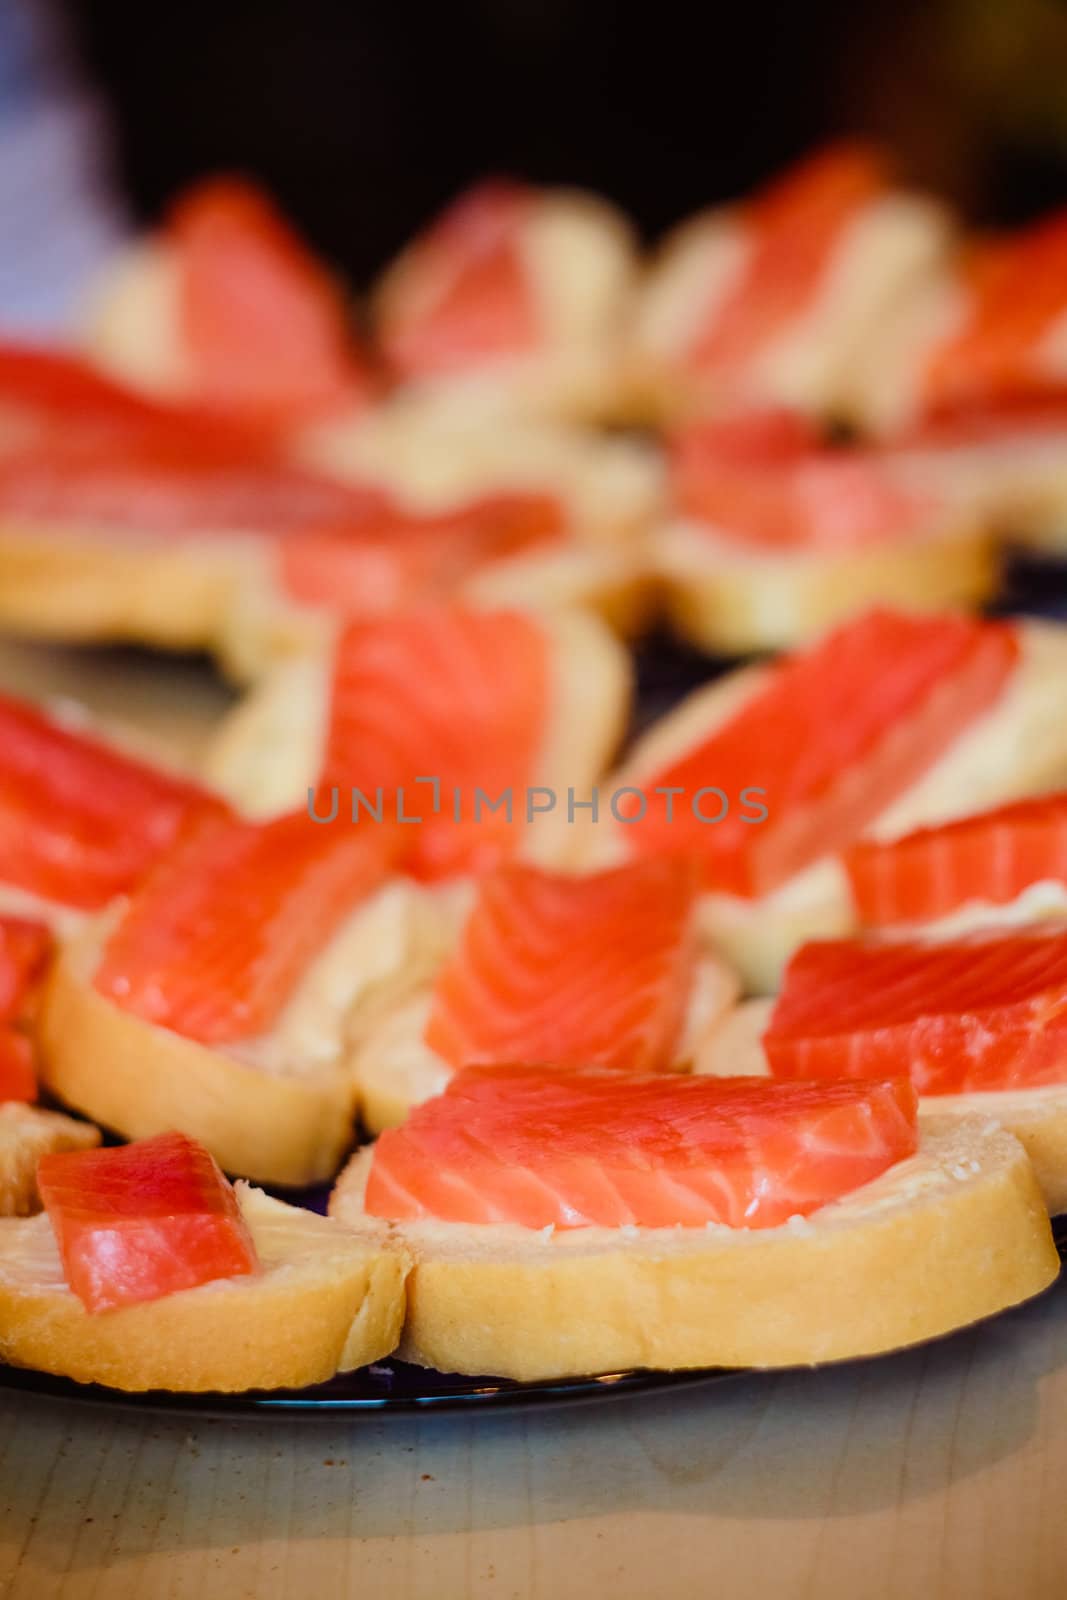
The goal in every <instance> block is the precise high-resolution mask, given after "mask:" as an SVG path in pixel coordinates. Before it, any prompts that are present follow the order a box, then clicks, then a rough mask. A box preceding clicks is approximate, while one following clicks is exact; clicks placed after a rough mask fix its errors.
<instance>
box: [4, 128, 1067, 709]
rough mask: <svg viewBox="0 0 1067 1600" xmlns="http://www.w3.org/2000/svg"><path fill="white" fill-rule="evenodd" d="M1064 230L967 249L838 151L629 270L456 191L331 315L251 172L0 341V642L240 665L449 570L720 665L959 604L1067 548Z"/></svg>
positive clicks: (614, 242) (302, 255)
mask: <svg viewBox="0 0 1067 1600" xmlns="http://www.w3.org/2000/svg"><path fill="white" fill-rule="evenodd" d="M1065 264H1067V222H1065V220H1064V219H1063V217H1060V216H1054V217H1052V218H1049V219H1046V220H1043V221H1041V222H1040V223H1038V224H1035V225H1034V226H1032V227H1030V228H1028V229H1024V230H1022V231H1020V232H1018V233H1015V234H1012V235H1008V236H1005V237H1003V238H999V239H995V240H992V241H982V242H977V243H976V242H975V241H973V240H972V239H970V238H969V237H966V236H963V235H962V234H961V232H960V230H959V229H958V228H957V227H956V226H955V224H954V223H953V221H952V219H951V218H950V216H949V214H948V212H947V211H946V209H945V208H944V207H942V206H940V205H938V204H935V203H933V202H931V201H929V200H927V199H923V198H916V197H915V196H912V195H910V194H908V193H905V192H903V191H902V190H901V188H900V187H899V184H898V183H897V180H896V179H895V177H894V176H893V174H892V171H891V169H890V167H889V165H888V164H887V163H886V162H885V161H884V159H883V158H882V157H881V156H880V155H879V154H878V153H877V152H874V151H872V150H869V149H867V148H866V147H861V146H854V145H844V146H837V147H833V148H831V149H829V150H825V151H822V152H820V153H818V154H816V155H815V156H813V157H810V158H809V159H807V160H806V161H804V162H802V163H800V164H799V165H798V166H797V167H796V168H795V169H793V170H792V171H790V172H788V173H786V174H785V175H784V176H782V177H780V178H778V179H776V180H775V181H774V182H772V183H770V184H769V185H768V186H767V187H766V188H765V189H764V190H763V191H761V192H760V193H759V194H757V195H755V196H753V197H750V198H748V199H746V200H743V201H739V202H737V203H736V204H732V205H729V206H726V207H723V208H719V209H716V210H714V211H712V212H710V213H708V214H706V215H702V216H700V217H698V218H696V219H694V220H692V221H691V222H689V223H687V224H686V225H685V226H684V227H682V228H681V229H680V230H679V231H678V233H677V235H676V236H674V237H673V238H671V239H669V240H667V241H666V242H665V243H664V244H663V246H662V247H661V249H660V251H659V252H658V253H657V254H656V255H653V256H652V257H651V259H650V260H648V261H645V260H644V259H642V257H641V256H640V255H639V253H638V251H637V249H636V247H635V243H634V240H633V238H632V237H631V234H630V231H629V229H628V228H627V226H626V224H625V223H624V222H623V221H622V220H621V219H620V218H619V217H618V216H617V215H616V214H615V213H614V212H613V211H612V210H611V208H610V207H608V206H606V205H605V204H604V203H603V202H601V201H599V200H594V199H592V198H590V197H588V196H582V195H574V194H570V193H560V192H557V191H551V190H548V191H546V190H536V189H532V188H528V187H523V186H521V185H517V184H504V183H490V184H487V185H483V186H482V187H480V188H478V189H476V190H475V191H473V192H472V193H471V194H469V195H467V196H465V197H463V198H461V199H460V200H458V201H457V202H456V203H455V204H454V205H453V206H452V207H451V208H450V209H449V210H448V211H447V212H446V213H445V215H444V216H443V217H442V218H440V219H439V220H437V221H436V222H433V223H431V224H429V225H428V227H427V228H426V230H425V231H424V233H422V234H421V235H419V237H417V238H416V239H415V240H414V241H413V242H412V243H411V244H410V245H409V246H408V248H407V249H406V250H405V251H404V252H403V253H402V255H401V257H400V258H399V260H398V261H397V262H396V263H395V264H394V265H393V266H392V267H390V268H389V270H388V271H387V272H386V273H385V274H384V276H383V279H382V281H381V282H380V284H379V285H378V286H377V287H376V289H375V291H374V293H373V294H372V296H371V297H370V303H369V307H368V315H367V317H366V319H365V327H361V326H360V324H359V321H358V318H357V315H356V308H355V307H353V305H352V304H351V303H350V302H349V300H348V298H347V296H346V293H345V291H344V289H343V287H342V286H341V285H340V284H339V283H338V282H337V281H336V280H334V279H333V278H332V277H331V276H330V275H329V273H328V272H327V271H326V270H325V269H324V268H323V266H322V265H321V264H320V263H318V262H317V261H316V260H315V259H314V258H313V256H312V255H311V254H310V253H309V251H308V250H307V248H306V247H305V246H304V245H303V244H302V243H301V241H300V240H299V239H298V238H297V237H296V236H295V235H294V234H293V232H292V231H291V229H290V228H289V226H288V224H287V223H286V222H285V221H284V220H283V219H282V218H281V217H280V216H279V215H278V214H277V213H276V211H275V210H274V208H273V207H272V206H271V204H270V203H269V202H268V201H267V200H266V199H265V198H264V197H263V196H262V195H260V194H259V193H258V192H257V191H255V190H254V189H253V188H251V187H249V186H248V185H247V184H244V183H241V182H237V181H235V180H215V181H211V182H208V183H206V184H204V185H202V186H201V187H199V188H198V189H196V190H194V191H192V192H191V193H189V194H188V195H186V196H184V197H183V198H182V199H181V200H180V201H179V202H178V203H177V204H176V205H175V206H174V208H173V211H172V213H171V215H170V216H169V217H167V218H166V219H165V220H164V222H163V224H162V225H161V226H160V228H159V229H157V230H156V231H155V232H154V233H153V234H151V235H150V236H149V237H148V238H146V239H145V240H144V241H143V242H141V243H139V244H138V245H137V246H136V247H135V248H134V249H132V250H131V251H130V252H128V254H127V255H126V256H125V257H124V258H123V259H122V260H120V261H118V262H117V263H115V265H114V266H113V268H112V269H111V270H110V272H109V273H108V274H107V278H106V281H105V282H104V283H102V284H98V285H96V286H95V287H93V286H90V287H87V293H86V306H87V310H86V317H85V321H84V325H83V327H82V328H80V329H79V330H77V331H76V334H75V335H72V339H71V342H70V347H69V349H68V350H67V351H66V352H58V351H43V350H39V349H26V348H20V347H17V346H10V345H8V346H6V347H3V348H2V349H0V423H2V425H0V627H3V628H5V629H8V630H12V631H17V632H23V633H30V634H33V635H35V636H40V637H54V638H63V639H67V640H80V641H87V640H99V639H116V638H117V639H133V640H135V641H137V642H140V643H147V644H150V645H159V646H164V647H177V648H184V649H207V650H209V651H212V652H214V653H215V654H216V655H218V656H219V657H220V658H221V660H222V661H223V663H224V665H225V666H226V668H227V669H228V670H229V671H230V672H231V673H233V674H234V675H235V676H237V677H239V678H244V679H247V678H251V677H255V676H257V675H258V674H259V673H260V672H261V671H262V670H263V669H264V667H265V666H268V665H269V664H270V663H271V662H273V661H274V660H276V659H277V658H278V657H279V656H281V655H284V654H286V653H291V652H295V651H300V650H301V649H303V648H304V647H305V645H306V643H307V641H308V640H309V638H310V639H312V640H313V639H314V637H315V636H316V635H317V634H318V633H319V632H321V631H322V630H323V628H324V627H329V626H331V625H332V624H333V623H334V622H336V620H337V619H338V618H342V619H343V618H346V617H357V616H358V617H366V616H370V615H381V614H388V613H392V612H396V611H400V610H403V609H404V608H406V607H408V606H410V605H411V604H413V603H417V602H421V601H424V600H428V599H432V598H434V597H438V598H439V597H440V596H442V595H444V594H448V595H457V594H458V595H462V596H463V597H464V598H465V599H468V600H472V601H474V602H477V603H482V604H491V605H493V604H496V605H499V604H504V605H511V604H520V605H523V606H527V605H531V604H535V605H538V606H540V607H542V608H546V607H547V608H557V607H565V606H578V607H582V608H586V609H590V610H593V611H594V612H596V613H597V614H599V615H602V616H604V617H605V618H607V619H608V620H609V621H610V622H611V623H612V625H613V626H615V627H616V628H617V629H619V630H620V631H622V632H623V633H627V634H630V633H634V632H636V631H638V630H639V629H640V628H642V627H643V626H644V625H645V624H646V623H647V622H648V621H649V619H650V618H651V617H652V616H653V615H655V614H656V613H658V612H661V611H662V612H664V613H665V614H666V615H667V616H668V617H669V618H670V620H671V621H672V623H673V625H674V626H675V628H676V629H677V630H678V631H679V632H681V633H682V634H683V635H684V636H685V637H686V638H687V639H689V640H691V641H693V642H695V643H696V644H697V645H699V646H700V647H703V648H707V649H710V650H712V651H716V652H725V653H728V654H729V653H738V654H740V653H745V652H747V651H749V650H752V649H764V648H782V647H789V646H792V645H795V644H797V643H799V642H802V641H803V640H804V639H806V638H808V637H811V636H813V635H814V634H816V633H818V632H819V631H820V630H822V629H823V628H825V627H827V626H829V625H831V624H832V623H834V622H836V621H839V620H842V619H843V618H844V617H845V616H847V615H848V614H850V613H851V612H852V611H854V610H856V609H862V607H863V606H865V605H868V604H871V603H873V602H874V601H875V600H881V601H885V602H889V603H895V604H900V605H905V606H909V607H924V608H926V609H936V608H938V607H944V606H953V607H965V608H971V607H977V606H979V605H980V604H981V603H983V602H984V601H985V600H986V599H988V598H989V596H990V595H991V593H992V591H993V589H994V587H995V584H996V581H997V568H998V561H999V555H1000V551H1001V549H1002V547H1003V544H1004V541H1005V540H1006V539H1009V538H1013V539H1022V540H1025V541H1029V542H1031V543H1037V544H1038V545H1040V546H1042V547H1047V546H1048V545H1050V544H1051V545H1052V546H1053V547H1056V546H1062V543H1063V540H1064V538H1065V537H1067V516H1065V514H1064V513H1065V505H1064V501H1065V495H1067V474H1065V472H1064V467H1063V460H1064V450H1065V441H1067V288H1065V285H1067V271H1065V270H1064V268H1065Z"/></svg>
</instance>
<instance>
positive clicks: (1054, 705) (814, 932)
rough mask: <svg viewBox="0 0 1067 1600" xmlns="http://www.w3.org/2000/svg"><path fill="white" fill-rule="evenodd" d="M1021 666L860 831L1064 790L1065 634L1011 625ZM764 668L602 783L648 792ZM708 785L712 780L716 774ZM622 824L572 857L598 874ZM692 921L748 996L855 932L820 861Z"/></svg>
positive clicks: (709, 694) (885, 834) (699, 703)
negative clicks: (814, 942)
mask: <svg viewBox="0 0 1067 1600" xmlns="http://www.w3.org/2000/svg"><path fill="white" fill-rule="evenodd" d="M1019 639H1020V644H1021V647H1022V648H1021V652H1020V659H1019V662H1018V665H1017V666H1016V668H1015V670H1014V672H1013V673H1012V676H1011V678H1010V679H1009V681H1008V683H1007V685H1006V687H1005V689H1004V691H1003V693H1002V694H1001V695H1000V696H999V698H998V699H997V701H996V703H995V704H994V705H993V706H992V707H991V708H990V710H989V711H987V712H985V713H984V714H983V715H982V716H980V717H979V718H977V719H976V720H975V721H974V722H973V723H972V724H971V726H970V727H968V728H967V729H966V730H965V731H964V732H963V733H962V734H961V735H960V737H959V738H958V739H956V740H955V741H954V742H953V743H952V744H951V745H950V746H949V748H948V749H947V750H946V751H945V753H944V755H943V756H942V757H941V759H940V760H939V761H937V762H936V763H935V764H934V766H932V767H931V768H929V769H928V771H927V772H926V773H925V774H924V776H923V777H922V778H921V779H920V780H919V781H918V782H917V783H915V784H913V785H912V786H911V788H910V789H909V790H908V791H907V792H906V793H905V794H903V795H901V796H899V798H898V799H897V800H896V801H894V802H893V804H892V805H890V806H888V807H887V808H886V810H885V811H884V812H883V813H882V814H881V815H880V816H879V817H878V818H876V820H875V822H874V823H873V824H872V825H871V827H870V828H869V830H868V832H869V833H871V834H872V835H874V836H875V837H878V838H896V837H898V836H899V835H900V834H903V833H907V832H910V831H911V830H912V829H913V828H916V827H920V826H923V825H925V824H933V823H937V822H945V821H948V820H949V819H950V818H951V817H955V816H961V815H964V814H966V813H967V812H969V811H974V810H978V809H983V808H986V807H989V806H993V805H998V804H1001V803H1003V802H1006V801H1008V800H1014V799H1019V798H1022V797H1023V796H1025V795H1029V794H1040V793H1042V792H1043V791H1045V790H1047V789H1052V788H1054V787H1056V786H1057V785H1061V784H1062V783H1064V782H1065V781H1067V723H1065V722H1064V719H1063V715H1062V689H1061V685H1062V682H1063V674H1064V672H1065V671H1067V628H1063V627H1062V626H1059V625H1057V624H1055V623H1036V622H1026V623H1021V624H1020V625H1019ZM765 672H766V669H765V668H763V667H760V666H755V667H742V668H739V669H738V670H737V671H735V672H731V673H728V674H727V675H726V676H725V677H722V678H719V679H717V680H715V681H714V682H712V683H710V684H708V685H707V686H706V687H704V688H702V689H697V690H695V691H694V693H693V694H691V695H689V696H687V698H686V699H685V700H683V701H682V702H681V704H680V705H678V706H677V707H676V708H675V709H674V710H673V711H671V712H669V713H668V714H667V715H666V716H665V717H663V718H661V719H660V720H659V721H658V722H656V723H654V724H653V725H652V726H651V727H650V728H649V729H648V731H647V732H646V733H645V734H643V735H642V737H641V738H640V739H638V740H637V742H636V744H635V745H634V746H633V749H632V750H631V751H630V753H629V756H628V758H627V760H626V762H625V763H624V765H623V766H622V767H621V768H620V769H619V771H618V772H617V773H615V774H614V776H613V777H612V778H610V779H606V780H605V782H604V784H603V785H602V788H603V790H605V791H610V790H612V789H619V788H622V787H625V786H634V787H637V788H642V787H648V786H650V785H651V784H652V783H653V781H654V780H655V777H656V775H657V774H659V773H661V772H663V771H664V770H665V769H666V768H667V767H669V766H670V765H671V764H673V762H674V761H676V760H677V759H679V758H680V757H681V756H683V755H684V754H685V753H686V752H687V751H689V750H692V749H693V748H694V747H695V746H698V745H699V744H700V743H701V742H702V741H703V740H704V739H706V738H708V737H709V736H710V735H711V734H712V733H713V732H714V731H715V729H716V728H718V727H720V726H721V725H722V724H723V723H725V722H726V721H727V720H728V719H729V718H731V717H732V716H733V715H734V714H735V713H737V712H740V711H741V710H742V708H743V707H744V705H745V703H746V701H747V700H748V699H750V698H751V697H752V696H754V695H755V694H756V693H758V691H759V689H760V686H761V685H762V683H763V682H764V681H765V679H764V674H765ZM709 781H712V782H713V781H714V775H712V776H711V778H710V779H709ZM626 852H627V841H626V829H625V827H624V826H615V827H612V826H610V825H608V826H596V827H594V826H592V825H589V826H587V827H586V828H585V829H584V830H583V833H582V842H581V847H580V851H579V856H578V859H579V860H580V861H581V862H582V863H583V864H589V865H594V864H595V865H597V866H601V865H606V864H609V863H610V862H613V861H618V860H623V859H625V857H626ZM700 915H701V922H702V926H703V928H704V930H705V934H706V937H707V939H708V941H709V943H710V944H711V945H712V947H713V948H715V949H717V950H719V951H720V952H721V953H722V954H723V955H724V956H725V957H726V959H727V960H728V961H729V963H730V965H731V966H733V967H734V968H735V969H736V970H737V971H738V972H739V973H740V975H741V977H742V980H743V982H744V984H745V986H746V987H747V988H748V989H749V990H750V991H751V992H753V993H756V994H765V993H768V992H771V991H773V990H774V989H776V988H777V986H778V983H779V980H780V977H781V972H782V968H783V966H784V965H785V962H786V961H787V960H788V958H789V956H790V955H791V954H792V952H793V951H794V950H795V949H797V948H798V946H799V945H801V944H803V943H805V941H806V940H808V939H815V938H835V937H841V936H843V935H845V934H847V933H849V932H851V931H852V930H853V929H854V927H855V921H856V918H855V912H854V909H853V906H852V899H851V894H850V891H849V886H848V879H847V876H846V874H845V871H844V869H843V867H842V866H841V864H840V861H839V860H837V859H836V858H835V857H830V856H827V857H824V858H822V859H821V860H820V861H817V862H814V863H813V864H812V865H811V866H810V867H808V868H806V869H805V870H804V871H803V872H800V873H798V874H797V875H796V876H795V877H793V878H791V879H790V880H789V881H788V882H786V883H784V884H782V885H781V887H780V888H778V889H776V890H775V891H774V892H773V893H771V894H769V895H765V896H764V897H763V898H762V899H759V900H745V899H742V898H740V897H739V896H736V895H727V894H719V893H710V894H706V895H704V896H703V897H702V900H701V908H700Z"/></svg>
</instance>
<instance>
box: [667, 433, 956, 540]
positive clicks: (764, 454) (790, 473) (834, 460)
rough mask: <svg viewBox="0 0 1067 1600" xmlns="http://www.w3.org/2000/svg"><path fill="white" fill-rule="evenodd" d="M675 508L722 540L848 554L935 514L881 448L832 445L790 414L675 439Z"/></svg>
mask: <svg viewBox="0 0 1067 1600" xmlns="http://www.w3.org/2000/svg"><path fill="white" fill-rule="evenodd" d="M671 485H672V490H673V496H674V500H675V503H676V505H677V508H678V510H679V511H680V512H681V513H682V515H683V516H685V517H688V518H691V519H692V520H693V521H694V522H696V523H697V524H702V525H704V526H706V527H708V528H709V529H710V530H711V531H712V532H714V534H715V535H716V537H719V538H725V539H730V540H734V541H738V542H741V543H749V542H750V543H752V544H755V545H758V546H761V547H764V548H767V549H790V550H793V549H796V550H804V549H811V550H823V549H841V550H844V549H851V548H855V547H858V546H862V545H865V544H870V543H876V542H878V541H880V540H885V539H892V538H894V537H901V538H906V537H907V536H908V535H909V533H913V532H914V531H915V529H916V527H917V526H920V525H921V524H922V522H923V521H924V520H925V519H926V518H928V517H929V515H930V514H931V513H932V512H933V511H934V510H935V509H936V501H935V500H934V498H933V496H931V495H925V494H919V493H917V492H915V491H913V490H911V489H908V488H905V487H904V486H903V484H902V483H901V482H900V481H899V478H898V476H896V475H895V474H894V472H893V470H892V467H891V464H890V462H889V461H888V460H887V458H885V457H884V456H882V455H880V454H879V453H878V452H876V451H872V450H864V449H862V448H857V447H847V448H845V447H836V446H830V445H828V444H826V442H825V441H824V440H823V438H822V436H821V435H820V433H819V430H818V429H817V428H815V427H814V426H812V425H811V424H810V423H807V422H805V421H803V420H801V419H800V418H798V417H796V416H795V415H794V414H792V413H790V412H788V411H768V412H757V413H755V414H753V415H750V416H745V417H741V418H731V419H729V420H727V421H721V422H704V423H697V424H696V425H694V426H692V427H690V428H688V429H686V430H685V431H684V432H682V433H680V434H679V435H678V436H677V437H676V438H675V439H674V441H673V444H672V449H671Z"/></svg>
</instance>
